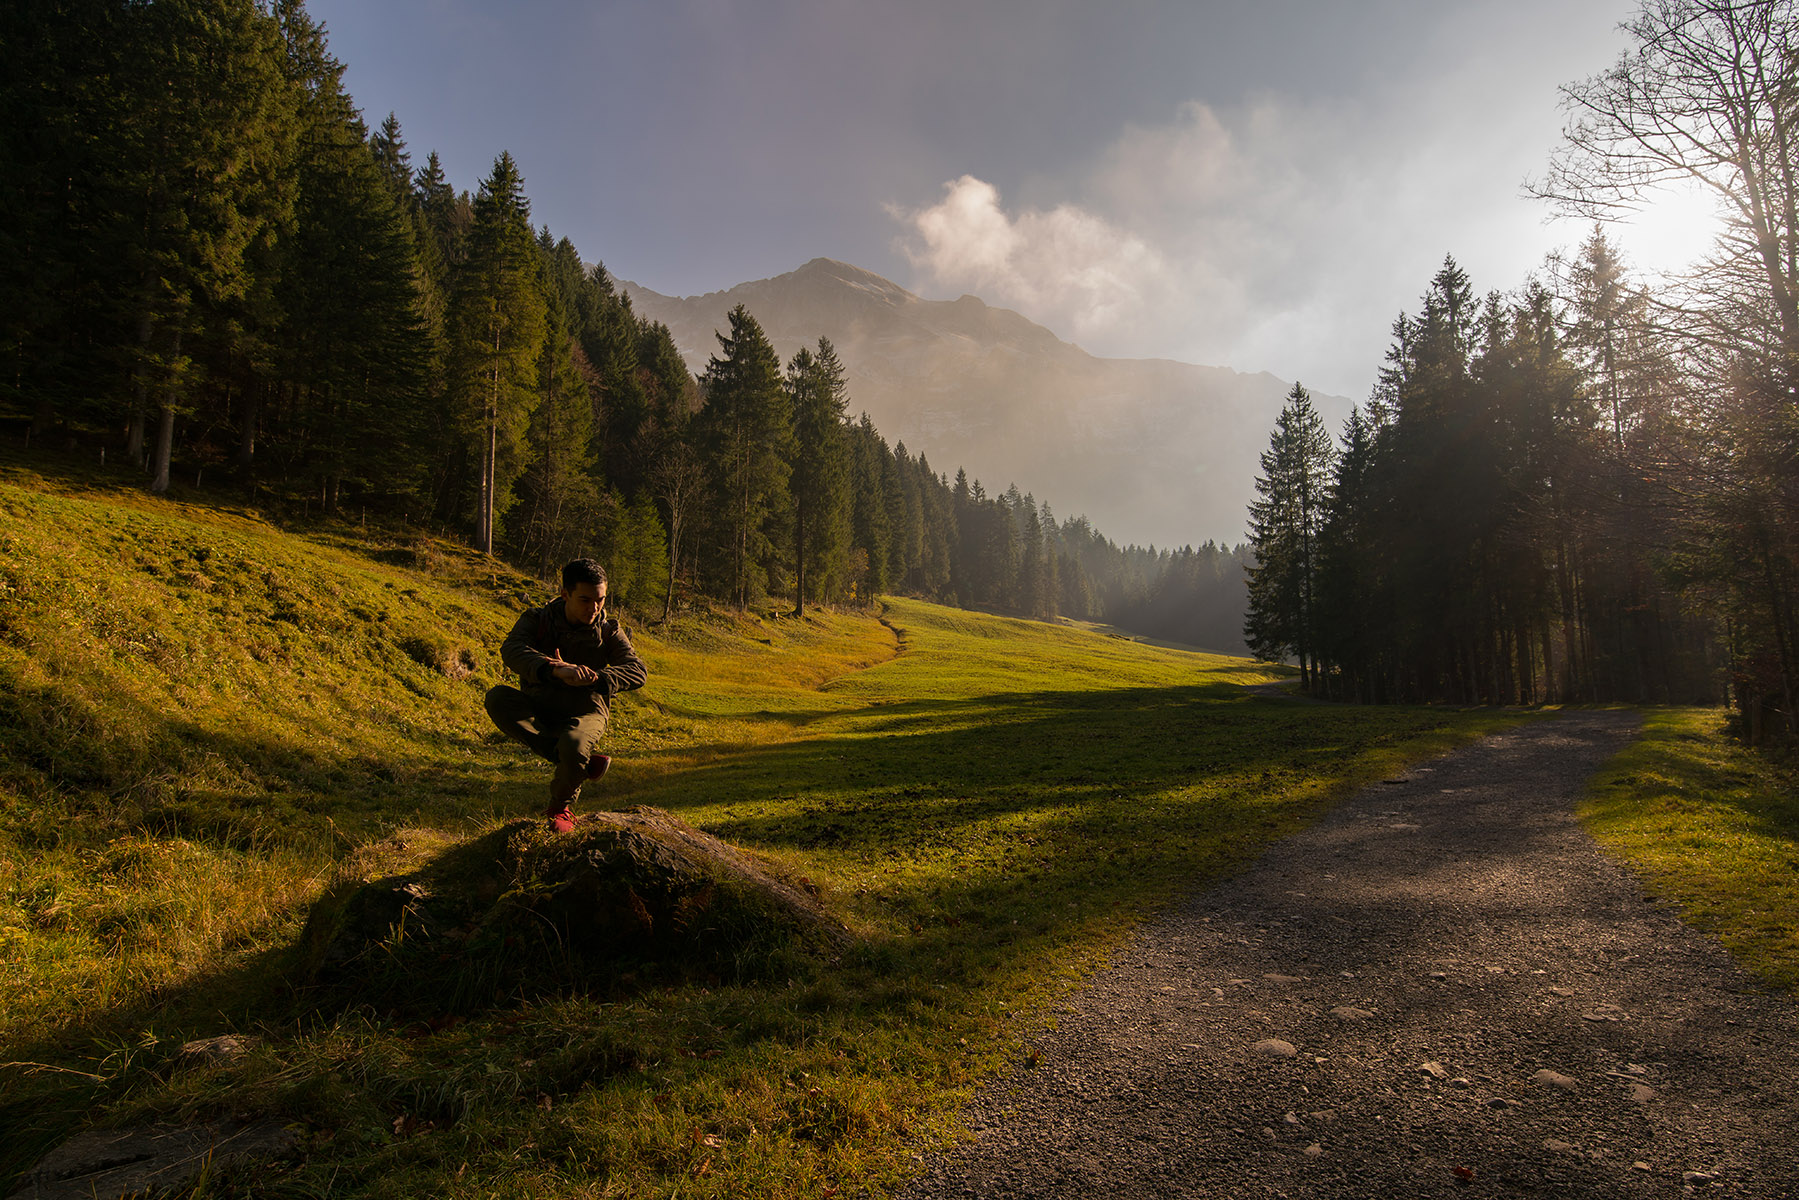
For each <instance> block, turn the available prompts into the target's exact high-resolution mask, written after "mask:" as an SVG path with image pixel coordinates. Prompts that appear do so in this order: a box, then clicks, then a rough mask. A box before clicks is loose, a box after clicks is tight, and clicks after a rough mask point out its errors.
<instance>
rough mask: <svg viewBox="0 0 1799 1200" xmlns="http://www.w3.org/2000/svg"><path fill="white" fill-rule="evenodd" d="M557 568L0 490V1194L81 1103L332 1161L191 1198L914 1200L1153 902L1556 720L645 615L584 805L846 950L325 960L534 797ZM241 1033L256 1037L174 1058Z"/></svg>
mask: <svg viewBox="0 0 1799 1200" xmlns="http://www.w3.org/2000/svg"><path fill="white" fill-rule="evenodd" d="M545 594H546V589H545V588H544V586H543V585H542V584H540V583H538V582H536V581H533V580H530V579H526V578H524V577H521V576H520V575H518V574H517V573H516V572H515V571H512V570H510V569H508V568H506V567H504V566H503V565H501V564H498V563H497V562H495V561H494V560H491V559H486V558H483V557H480V556H476V555H472V554H470V553H468V552H466V551H463V550H459V549H457V548H455V547H453V546H451V545H448V544H446V543H443V542H440V541H436V540H433V539H430V538H425V537H421V536H418V535H416V534H412V533H406V532H402V531H394V530H378V529H365V528H362V527H360V526H354V527H353V526H347V525H346V526H316V525H314V526H307V527H306V528H304V529H298V530H288V529H283V528H279V527H277V525H275V524H272V523H271V522H269V521H268V520H265V519H264V518H263V516H262V515H261V514H259V513H258V512H256V511H254V510H251V509H242V508H240V509H232V508H224V507H216V506H210V505H207V504H202V503H200V502H198V500H197V499H194V498H192V497H190V498H189V499H188V500H187V501H185V502H184V501H183V500H181V499H179V498H177V499H172V500H153V499H150V498H148V497H146V496H144V495H143V494H141V493H139V492H137V491H135V490H131V489H123V488H120V489H109V488H107V487H105V486H104V485H103V484H101V483H98V482H88V483H84V484H82V485H80V486H75V485H70V484H66V483H57V482H54V481H50V480H46V479H43V478H40V477H38V476H35V475H32V474H30V473H28V472H24V471H22V470H19V469H16V468H15V469H12V470H11V471H10V472H9V473H7V474H5V475H4V476H3V477H0V997H4V1008H3V1010H0V1043H3V1045H0V1063H3V1064H4V1065H0V1185H3V1184H4V1183H5V1181H7V1180H10V1179H12V1178H14V1177H15V1176H16V1174H17V1173H18V1172H20V1171H22V1170H24V1169H26V1168H27V1167H28V1166H29V1165H30V1164H31V1163H32V1162H34V1161H35V1160H36V1158H37V1157H38V1156H39V1155H41V1154H42V1153H43V1152H44V1151H45V1150H47V1149H48V1148H49V1147H51V1146H53V1145H55V1144H56V1143H57V1142H58V1141H60V1140H61V1139H62V1138H64V1137H66V1136H67V1135H68V1134H69V1133H70V1132H72V1131H74V1130H76V1129H79V1128H87V1127H93V1126H120V1125H130V1124H136V1123H142V1122H148V1121H179V1120H199V1119H207V1118H213V1117H221V1116H230V1115H255V1116H273V1117H276V1118H279V1119H281V1120H284V1121H287V1122H290V1123H291V1124H292V1126H293V1127H294V1128H295V1129H296V1130H298V1131H299V1132H300V1135H301V1137H302V1149H301V1152H300V1154H299V1155H298V1157H297V1158H296V1159H294V1160H293V1161H289V1162H283V1163H280V1164H275V1165H273V1166H270V1167H266V1168H262V1169H259V1170H258V1171H256V1172H255V1173H254V1175H253V1176H250V1175H240V1176H233V1175H231V1174H230V1173H228V1172H226V1173H221V1174H217V1175H214V1176H211V1177H209V1178H208V1179H207V1180H206V1181H205V1182H204V1183H203V1185H201V1187H200V1188H199V1189H197V1194H198V1193H204V1194H209V1195H244V1194H255V1195H259V1196H296V1197H299V1196H322V1195H332V1196H339V1195H346V1196H348V1195H366V1196H420V1195H430V1196H471V1197H472V1196H519V1197H525V1196H532V1197H541V1196H621V1197H622V1196H677V1195H679V1196H757V1195H766V1196H784V1195H808V1196H809V1195H823V1196H828V1195H835V1194H839V1193H843V1194H849V1193H852V1192H853V1193H856V1194H864V1193H873V1194H883V1193H885V1192H886V1191H888V1190H890V1189H891V1188H892V1187H894V1186H896V1185H898V1184H899V1183H901V1182H903V1180H904V1179H905V1177H906V1175H907V1172H908V1170H909V1167H910V1164H911V1162H912V1161H913V1155H914V1154H916V1153H918V1152H919V1151H921V1150H923V1149H927V1148H929V1147H932V1146H936V1145H941V1144H942V1143H943V1142H944V1141H945V1140H950V1139H954V1138H956V1137H957V1136H959V1130H958V1124H957V1117H956V1112H957V1108H958V1105H959V1102H960V1101H961V1100H962V1099H963V1098H965V1097H966V1096H967V1095H968V1094H969V1092H970V1091H971V1089H972V1088H974V1087H975V1086H976V1085H977V1084H978V1083H980V1082H981V1081H982V1080H984V1079H987V1078H990V1077H992V1076H993V1075H994V1074H995V1073H996V1072H999V1071H1002V1070H1006V1069H1009V1068H1010V1067H1012V1066H1014V1065H1017V1064H1020V1063H1024V1062H1028V1058H1026V1057H1025V1056H1026V1055H1027V1053H1028V1051H1027V1050H1026V1046H1027V1043H1028V1039H1029V1037H1030V1036H1031V1035H1032V1034H1033V1032H1035V1031H1037V1030H1039V1029H1041V1028H1042V1027H1043V1026H1044V1024H1045V1022H1049V1021H1053V1019H1054V1004H1055V1001H1056V999H1057V998H1058V997H1060V996H1062V995H1064V994H1065V993H1066V992H1067V991H1068V989H1070V988H1071V987H1074V986H1076V985H1077V984H1078V983H1079V981H1080V980H1081V979H1082V978H1084V977H1085V976H1086V975H1087V974H1088V973H1089V972H1091V971H1092V970H1093V969H1094V968H1095V967H1096V966H1097V965H1099V964H1100V963H1101V962H1103V961H1104V958H1105V956H1106V954H1107V953H1108V951H1109V950H1110V949H1111V948H1112V947H1114V946H1116V945H1117V944H1118V941H1119V939H1120V938H1121V937H1122V936H1123V935H1124V934H1125V933H1126V932H1128V930H1129V929H1130V928H1131V927H1132V926H1133V925H1134V924H1135V923H1136V922H1138V921H1139V920H1140V919H1141V918H1142V917H1143V916H1144V915H1145V914H1147V913H1149V912H1151V911H1153V910H1154V909H1156V908H1157V907H1158V906H1160V905H1163V904H1165V903H1167V902H1168V901H1169V900H1170V899H1171V898H1172V897H1174V896H1176V895H1178V894H1180V893H1182V892H1183V891H1186V890H1188V889H1192V888H1196V887H1203V886H1205V885H1207V884H1210V883H1213V882H1216V881H1218V880H1221V879H1224V878H1227V877H1228V876H1229V875H1230V874H1231V873H1233V872H1235V871H1237V870H1239V869H1241V868H1242V867H1244V866H1245V865H1246V864H1248V863H1249V862H1251V861H1252V860H1253V859H1254V858H1255V857H1256V856H1257V854H1258V853H1259V852H1260V851H1261V850H1262V849H1263V848H1264V847H1265V846H1267V845H1268V844H1269V843H1270V842H1271V841H1273V840H1275V839H1277V838H1280V837H1282V836H1284V835H1286V834H1288V833H1290V832H1292V831H1294V830H1296V829H1298V828H1300V827H1302V826H1303V825H1304V824H1306V823H1307V822H1308V821H1311V820H1313V819H1315V818H1316V817H1317V816H1318V815H1319V814H1320V813H1322V812H1323V811H1325V810H1326V808H1328V806H1329V805H1330V804H1331V803H1332V801H1333V800H1334V799H1336V798H1338V797H1340V796H1342V795H1344V794H1346V793H1347V792H1348V791H1349V790H1351V789H1353V788H1355V787H1357V786H1358V785H1361V784H1364V783H1367V782H1369V781H1371V780H1373V779H1376V778H1378V777H1380V776H1383V775H1386V774H1389V773H1392V772H1394V771H1396V770H1397V769H1399V768H1400V767H1401V766H1402V765H1403V764H1404V763H1406V762H1408V761H1411V760H1414V759H1416V758H1418V757H1420V756H1424V755H1430V754H1435V753H1438V752H1441V751H1444V750H1446V749H1448V748H1450V747H1451V746H1453V745H1455V744H1458V743H1460V742H1462V741H1464V740H1466V739H1468V738H1470V737H1474V736H1478V735H1479V734H1481V733H1483V732H1486V731H1489V730H1492V729H1494V728H1496V727H1499V726H1502V725H1504V724H1507V723H1510V722H1515V721H1517V720H1521V719H1526V718H1525V717H1524V716H1522V715H1520V714H1516V713H1512V714H1502V713H1497V712H1492V711H1484V712H1469V711H1449V710H1431V709H1415V708H1383V709H1352V708H1342V707H1336V706H1323V705H1303V704H1295V703H1290V702H1284V701H1281V700H1271V699H1263V698H1257V697H1254V696H1252V695H1251V694H1250V693H1249V692H1248V691H1246V690H1245V686H1244V685H1246V684H1253V683H1257V682H1262V681H1266V680H1269V679H1271V678H1274V677H1275V674H1274V672H1275V670H1276V669H1273V668H1268V667H1265V666H1261V665H1257V664H1253V663H1250V662H1248V661H1246V660H1242V659H1235V658H1227V657H1223V656H1217V655H1210V654H1204V653H1199V652H1194V651H1186V650H1180V649H1173V648H1167V647H1160V646H1152V645H1148V644H1145V643H1143V642H1140V641H1136V640H1133V639H1131V638H1129V637H1127V636H1123V635H1121V634H1119V633H1118V632H1117V631H1110V630H1104V629H1094V628H1083V627H1076V626H1072V625H1067V624H1053V625H1052V624H1042V623H1036V622H1027V621H1019V620H1011V619H1006V618H1002V617H996V616H989V615H982V614H976V613H968V612H962V611H957V610H951V609H945V608H941V607H936V606H933V605H929V604H924V603H918V602H913V601H908V600H903V599H891V600H888V601H887V602H885V603H884V604H883V605H881V607H880V609H879V611H875V612H823V611H820V612H815V613H814V612H809V613H808V614H807V615H806V616H805V617H804V618H803V619H799V620H795V619H793V618H791V617H787V616H782V617H780V618H776V617H774V616H772V615H771V614H770V613H767V612H762V613H756V612H749V613H741V614H740V613H734V612H726V613H690V614H684V615H681V616H679V617H678V618H677V619H676V620H675V621H673V622H671V623H670V624H669V625H667V626H652V625H650V624H649V623H648V622H647V621H640V620H635V619H633V616H632V613H631V611H630V608H629V603H628V598H627V602H626V605H625V609H624V613H623V616H624V619H625V621H626V624H627V627H628V628H630V629H631V630H632V633H633V639H634V641H635V642H636V644H637V646H638V649H639V652H640V653H641V654H642V656H643V657H644V659H645V661H646V662H647V663H648V664H649V667H650V683H649V686H648V687H647V688H645V689H644V690H643V691H641V692H638V693H633V694H630V695H629V696H627V697H625V698H624V699H623V700H622V701H621V703H620V705H619V709H618V712H617V715H616V717H615V723H614V730H613V737H612V740H611V745H610V747H609V749H610V750H611V752H612V753H613V754H614V756H615V765H614V768H613V771H612V773H611V774H610V775H609V776H608V777H607V778H606V780H605V781H604V782H603V784H602V785H600V786H598V787H590V788H589V794H588V795H587V796H585V797H584V798H583V800H582V801H581V804H582V805H585V806H596V805H604V806H607V807H620V808H622V807H627V806H631V805H639V804H642V805H654V806H657V807H660V808H664V809H667V810H669V811H670V812H672V813H674V814H675V815H677V816H679V817H680V818H682V819H683V820H686V821H688V822H690V823H691V824H693V825H695V826H698V827H700V828H702V829H704V830H706V831H708V832H711V833H713V834H715V835H717V836H719V837H722V838H724V839H726V840H728V841H730V842H733V843H735V844H738V845H740V846H742V847H744V848H746V849H747V850H749V851H751V852H752V853H754V854H756V855H758V856H759V857H760V858H761V859H762V860H763V861H764V862H766V863H767V864H769V865H770V866H772V867H773V868H774V869H776V870H777V871H780V872H782V873H785V874H787V875H788V876H790V877H793V878H795V879H798V880H803V881H804V882H805V884H806V885H807V886H809V887H810V888H812V889H814V890H816V892H817V893H818V894H819V896H820V897H821V899H822V901H823V903H824V904H825V906H826V907H827V908H828V909H829V910H830V911H831V912H832V913H833V914H834V915H835V916H836V917H837V918H838V919H839V920H841V921H842V922H843V923H844V924H845V925H846V926H847V927H848V928H849V929H850V931H851V933H852V935H853V940H852V943H851V946H850V949H848V950H847V951H845V952H843V953H842V954H840V955H837V956H836V957H831V958H826V957H822V956H820V955H818V954H813V953H806V952H802V951H799V950H793V951H790V952H785V953H784V954H782V955H777V956H775V957H773V958H766V959H763V960H759V961H755V962H744V963H741V964H739V966H740V969H739V970H737V971H735V972H725V973H722V974H721V973H713V974H710V975H706V976H703V977H691V976H686V975H682V974H680V973H678V972H671V971H666V970H659V969H657V968H656V967H655V966H654V965H653V964H644V965H641V966H638V965H633V964H618V965H616V966H613V967H610V968H608V969H606V970H603V971H597V972H596V971H592V970H589V971H587V972H586V973H585V974H570V975H569V976H567V977H566V978H565V979H563V980H562V981H561V982H560V983H558V984H557V986H554V987H549V988H544V987H535V986H534V987H530V988H521V989H520V991H519V992H518V993H517V994H515V995H514V996H512V997H511V998H510V999H509V1001H508V1002H507V1003H504V1004H501V1005H498V1006H496V1007H493V1008H488V1009H482V1010H476V1011H466V1012H465V1011H455V1010H453V1009H450V1008H449V1007H448V1006H447V1005H446V1008H445V1011H443V1012H416V1011H413V1012H394V1011H383V1010H382V1009H380V1008H379V1007H377V1006H374V1005H370V1004H366V1003H359V1002H357V1001H356V999H355V998H354V997H350V998H348V999H346V998H344V997H342V996H333V997H331V998H329V999H328V1000H326V999H322V998H321V997H320V995H318V994H315V993H312V992H310V991H309V990H308V989H305V988H301V987H296V986H295V984H294V976H293V950H294V947H295V944H296V941H297V939H298V936H299V932H300V929H301V926H302V924H303V923H304V920H305V917H306V914H307V912H308V910H309V906H310V904H311V902H312V901H313V900H314V899H315V898H316V897H318V896H319V895H320V894H321V893H322V892H323V891H324V890H325V889H326V888H327V887H328V886H330V885H331V884H332V883H333V882H334V881H339V880H343V879H347V878H352V879H353V878H359V877H365V876H371V875H378V874H380V873H383V872H386V871H389V870H394V869H398V868H401V867H405V866H408V865H411V864H416V863H418V862H420V861H422V860H423V859H424V858H427V857H429V856H431V855H433V854H435V853H438V852H440V851H441V850H443V849H444V848H445V847H446V846H449V845H451V844H453V843H455V842H456V841H458V840H460V839H465V838H467V837H469V836H472V835H475V834H478V833H481V832H484V831H486V830H489V829H492V828H494V827H495V826H496V825H498V824H500V823H502V822H504V821H506V820H510V819H514V818H517V817H519V816H523V815H531V814H535V813H536V812H537V811H538V810H539V809H540V808H541V807H542V804H543V800H544V792H545V786H546V776H545V771H544V769H543V768H542V766H541V764H538V763H536V762H534V761H532V760H529V759H527V758H526V757H525V755H524V754H523V753H522V752H520V751H517V750H515V749H514V748H513V747H511V746H510V745H508V744H505V743H503V742H502V741H501V740H500V739H499V737H498V735H497V734H495V733H493V732H492V731H491V730H490V729H489V728H488V726H487V723H486V718H485V716H484V715H483V713H482V710H481V704H480V699H481V693H482V691H483V690H484V689H485V688H486V687H487V686H490V685H491V684H492V683H493V682H495V681H497V680H499V679H500V678H501V672H500V667H499V663H498V656H497V648H498V643H499V640H500V638H501V636H502V634H503V633H504V631H505V629H506V628H508V627H509V625H510V622H511V620H512V618H513V616H514V615H515V614H516V613H517V612H518V611H519V610H520V609H521V608H522V607H523V606H524V605H526V604H528V603H534V602H536V601H537V600H538V599H539V598H540V597H542V596H544V595H545ZM445 969H446V971H453V970H454V969H455V965H454V964H447V965H446V967H445ZM226 1032H231V1033H238V1034H245V1035H251V1036H252V1037H254V1038H255V1039H256V1041H255V1042H254V1048H253V1049H252V1050H251V1051H250V1052H249V1053H248V1054H247V1055H245V1056H243V1057H242V1058H240V1059H237V1060H236V1061H234V1062H229V1063H222V1064H194V1063H189V1062H187V1061H185V1060H182V1059H180V1058H179V1056H178V1053H177V1052H178V1049H179V1047H180V1045H181V1044H182V1042H183V1041H185V1040H187V1039H190V1038H195V1037H202V1036H211V1035H215V1034H220V1033H226Z"/></svg>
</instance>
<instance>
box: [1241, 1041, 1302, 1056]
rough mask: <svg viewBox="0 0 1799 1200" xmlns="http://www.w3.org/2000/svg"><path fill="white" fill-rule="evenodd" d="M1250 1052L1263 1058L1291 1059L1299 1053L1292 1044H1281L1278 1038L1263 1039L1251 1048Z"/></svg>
mask: <svg viewBox="0 0 1799 1200" xmlns="http://www.w3.org/2000/svg"><path fill="white" fill-rule="evenodd" d="M1250 1050H1251V1051H1253V1052H1254V1053H1256V1054H1260V1055H1261V1056H1262V1057H1263V1058H1292V1057H1293V1056H1294V1055H1295V1054H1298V1053H1299V1050H1298V1048H1297V1047H1295V1046H1294V1045H1293V1043H1292V1042H1283V1041H1281V1039H1279V1038H1263V1039H1262V1040H1261V1041H1259V1042H1257V1043H1256V1044H1255V1045H1253V1046H1251V1047H1250Z"/></svg>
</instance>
